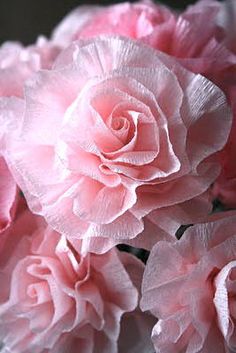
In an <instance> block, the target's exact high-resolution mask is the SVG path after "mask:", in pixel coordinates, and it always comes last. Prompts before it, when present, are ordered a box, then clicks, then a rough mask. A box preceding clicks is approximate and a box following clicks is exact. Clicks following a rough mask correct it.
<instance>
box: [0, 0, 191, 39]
mask: <svg viewBox="0 0 236 353" xmlns="http://www.w3.org/2000/svg"><path fill="white" fill-rule="evenodd" d="M117 2H122V1H121V0H120V1H111V0H110V1H109V0H103V1H93V0H91V1H85V0H84V1H81V0H0V43H2V42H4V41H6V40H18V41H21V42H23V43H25V44H30V43H33V42H34V41H35V39H36V38H37V36H38V35H39V34H44V35H46V36H49V34H50V33H51V31H52V29H53V28H54V27H55V25H56V24H57V23H58V22H59V21H60V20H61V19H62V18H63V17H64V16H65V15H66V13H68V12H69V11H70V10H72V9H73V8H75V7H77V6H79V5H89V4H92V5H98V4H99V5H104V4H112V3H117ZM131 2H132V1H131ZM193 2H195V1H194V0H163V1H162V3H163V4H166V5H169V6H173V7H175V8H184V7H185V6H187V5H189V4H191V3H193Z"/></svg>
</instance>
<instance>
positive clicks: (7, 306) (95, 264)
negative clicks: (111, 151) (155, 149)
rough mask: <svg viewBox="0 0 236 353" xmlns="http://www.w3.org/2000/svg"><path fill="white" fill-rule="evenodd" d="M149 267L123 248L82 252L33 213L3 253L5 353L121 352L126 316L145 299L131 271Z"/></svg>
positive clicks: (0, 337) (0, 322)
mask: <svg viewBox="0 0 236 353" xmlns="http://www.w3.org/2000/svg"><path fill="white" fill-rule="evenodd" d="M129 266H131V267H132V268H135V270H136V272H137V271H140V272H141V274H140V275H139V277H140V278H141V275H142V270H143V266H142V264H140V262H139V260H137V259H135V257H133V256H132V255H129V254H126V256H125V264H124V265H123V263H122V257H120V255H119V252H118V251H116V250H115V249H113V250H111V251H109V252H108V253H106V254H103V255H95V254H89V253H88V254H86V255H85V256H82V255H81V254H80V253H78V252H77V251H75V249H73V247H72V246H71V244H70V243H68V242H67V240H66V238H65V237H64V236H61V235H59V234H58V233H56V232H55V231H53V230H51V229H50V228H48V227H46V225H45V224H44V221H43V219H41V218H39V217H36V216H34V215H32V214H31V213H30V212H28V211H27V212H25V213H23V215H21V217H19V218H18V219H17V220H16V222H15V223H14V225H13V226H12V227H11V236H9V237H8V238H7V240H6V242H5V245H4V248H3V249H2V251H1V254H0V282H1V284H2V286H1V288H0V341H2V343H3V348H2V350H1V352H2V353H6V352H11V353H32V352H34V353H39V352H43V353H44V352H50V353H59V352H63V353H64V352H70V353H77V352H78V347H79V350H80V352H81V353H87V352H89V353H97V352H99V353H105V352H106V353H113V352H114V353H115V352H117V342H118V338H119V332H120V320H121V317H122V315H123V313H126V312H128V311H132V310H134V309H135V307H136V305H137V299H138V292H137V289H136V288H135V287H134V285H133V283H132V281H131V279H130V276H129V274H128V272H127V270H126V268H128V267H129Z"/></svg>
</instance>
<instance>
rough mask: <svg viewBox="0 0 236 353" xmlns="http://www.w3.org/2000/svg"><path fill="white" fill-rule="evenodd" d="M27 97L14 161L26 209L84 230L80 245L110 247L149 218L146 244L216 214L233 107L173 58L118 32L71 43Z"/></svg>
mask: <svg viewBox="0 0 236 353" xmlns="http://www.w3.org/2000/svg"><path fill="white" fill-rule="evenodd" d="M22 104H23V102H22ZM25 104H26V105H25V113H24V114H23V121H22V122H21V120H20V115H21V114H20V112H19V120H20V121H19V125H20V130H21V131H20V133H19V135H20V136H19V139H18V141H16V142H15V141H13V143H12V144H11V146H10V148H9V154H10V157H9V160H10V164H11V169H12V171H13V173H14V175H15V176H16V179H17V181H18V182H19V185H20V187H21V188H22V190H23V192H24V193H25V195H26V198H27V201H28V203H29V205H30V207H31V209H32V210H33V211H34V212H36V213H39V214H41V215H43V216H44V217H45V218H46V219H47V221H48V222H49V224H50V225H51V226H52V227H53V228H54V229H56V230H57V231H59V232H60V233H63V234H65V235H66V236H67V237H68V239H70V241H71V242H72V243H73V244H74V246H75V247H77V245H76V242H77V241H78V239H79V238H83V239H86V242H85V241H84V243H83V244H84V245H83V246H84V247H85V250H86V248H89V249H90V250H92V251H95V252H103V251H106V250H107V249H109V248H110V247H112V246H113V245H114V244H116V243H120V242H124V241H128V240H130V239H133V238H135V237H136V236H137V235H138V234H140V233H141V232H142V231H143V230H144V221H145V224H146V227H145V231H146V232H147V233H148V234H147V235H146V236H141V237H140V246H142V247H147V248H148V247H151V245H152V244H153V243H154V242H155V241H157V239H160V238H161V236H162V235H163V231H162V230H161V229H164V230H166V229H167V228H168V229H170V228H171V231H172V233H174V232H175V231H176V228H178V227H179V225H180V224H183V223H184V224H186V223H189V222H193V221H196V220H198V219H200V218H201V217H202V215H203V214H204V215H205V214H206V213H207V212H209V211H210V208H209V207H211V205H210V204H209V203H206V200H205V196H204V195H205V192H206V191H207V190H208V188H209V186H210V185H211V183H212V182H213V181H214V180H215V178H216V177H217V175H218V173H219V168H218V165H217V163H216V161H215V160H214V158H213V159H212V157H214V153H215V152H216V151H217V150H219V149H221V148H222V147H223V145H224V143H225V141H226V138H227V135H228V131H229V127H230V124H231V119H230V114H229V110H228V107H227V105H226V102H225V98H224V95H223V93H222V92H221V91H220V90H219V89H218V88H217V87H216V86H214V85H213V84H212V83H211V82H209V81H208V80H206V79H205V78H203V77H202V76H200V75H194V74H192V73H190V72H188V71H186V70H185V69H183V68H182V67H181V66H180V65H178V64H177V63H176V61H174V60H172V59H171V58H169V57H167V56H165V55H163V54H161V53H159V52H156V51H154V50H152V49H150V48H148V47H146V46H144V45H142V44H139V43H136V42H133V41H130V40H129V39H122V38H118V37H110V38H105V37H104V38H100V39H97V40H95V41H93V40H92V41H86V42H75V43H73V44H72V45H71V46H70V47H69V48H68V49H67V50H65V51H64V52H63V53H62V54H61V55H60V56H59V58H58V61H57V63H56V64H55V66H54V68H53V69H52V70H51V71H42V72H39V73H38V74H37V75H35V77H34V78H33V79H32V81H31V82H29V83H28V84H27V86H26V96H25ZM14 140H15V138H14ZM208 157H210V158H208ZM204 202H205V203H206V205H207V207H206V206H205V207H204V205H205V203H204ZM153 226H154V227H159V228H160V230H159V233H158V235H157V236H156V235H155V236H154V235H153V237H152V233H153V229H152V228H153ZM165 234H166V233H165ZM163 236H164V235H163ZM104 238H105V239H104Z"/></svg>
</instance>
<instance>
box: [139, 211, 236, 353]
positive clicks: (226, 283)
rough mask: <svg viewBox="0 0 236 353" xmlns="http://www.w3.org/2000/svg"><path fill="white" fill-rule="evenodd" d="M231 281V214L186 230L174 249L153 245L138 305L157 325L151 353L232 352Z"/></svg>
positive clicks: (235, 323) (234, 260) (235, 321)
mask: <svg viewBox="0 0 236 353" xmlns="http://www.w3.org/2000/svg"><path fill="white" fill-rule="evenodd" d="M220 217H221V216H220ZM213 218H215V219H217V215H214V216H213ZM235 275H236V213H235V212H234V215H233V216H232V213H231V214H230V217H227V213H226V215H225V218H224V219H220V220H216V221H215V222H210V223H205V224H200V225H195V226H193V227H190V228H188V229H187V231H186V232H185V233H184V234H183V236H182V238H181V239H180V240H179V241H176V242H175V243H170V242H165V241H162V242H159V243H158V244H156V246H155V247H153V249H152V251H151V254H150V257H149V259H148V262H147V266H146V269H145V273H144V279H143V285H142V295H143V296H142V299H141V308H142V310H150V311H151V312H152V314H153V315H155V316H156V317H157V318H158V319H159V321H158V322H157V323H156V325H155V326H154V328H153V331H152V340H153V343H154V346H155V349H156V352H158V353H162V352H163V353H173V352H176V353H178V352H186V353H197V352H198V353H205V352H206V353H207V352H216V353H224V352H227V353H231V352H232V353H233V352H235V348H236V340H235V337H236V335H235V334H236V331H235V328H236V311H235V307H236V306H235V304H236V301H235V298H236V296H235V294H236V286H235V285H236V283H235V278H236V277H235Z"/></svg>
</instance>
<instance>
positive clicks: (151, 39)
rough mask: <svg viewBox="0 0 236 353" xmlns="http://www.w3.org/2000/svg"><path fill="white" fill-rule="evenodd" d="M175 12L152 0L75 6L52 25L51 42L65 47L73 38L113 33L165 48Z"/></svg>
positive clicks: (174, 21) (171, 29)
mask: <svg viewBox="0 0 236 353" xmlns="http://www.w3.org/2000/svg"><path fill="white" fill-rule="evenodd" d="M175 23H176V19H175V14H174V13H172V12H171V11H170V10H169V9H168V8H167V7H165V6H161V5H156V4H155V3H154V2H152V1H140V2H137V3H133V4H131V3H129V2H125V3H120V4H116V5H111V6H106V7H105V6H79V7H78V8H77V9H75V10H74V11H72V12H71V13H70V14H69V15H67V16H66V17H65V18H64V19H63V20H62V22H61V23H59V25H58V26H57V27H56V28H55V30H54V31H53V34H52V42H54V43H56V44H57V45H58V46H62V47H66V46H67V45H69V44H70V43H71V42H72V41H74V40H77V39H88V38H92V37H96V36H99V35H103V34H106V35H107V34H110V35H111V34H116V35H121V36H124V37H129V38H132V39H141V40H142V41H144V42H146V43H147V44H149V45H151V46H153V47H156V48H158V49H160V50H163V51H167V50H168V45H169V44H168V41H169V37H170V36H171V35H172V32H173V31H174V26H175Z"/></svg>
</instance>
